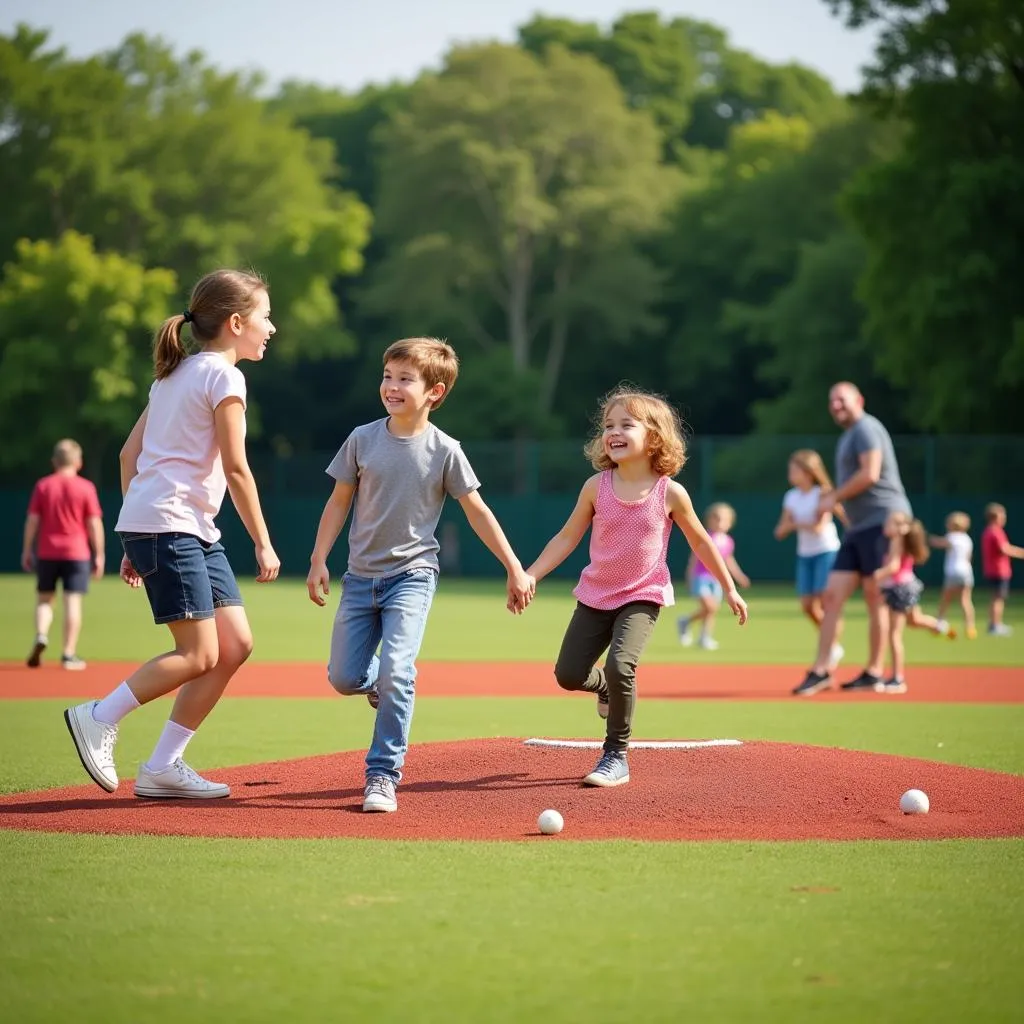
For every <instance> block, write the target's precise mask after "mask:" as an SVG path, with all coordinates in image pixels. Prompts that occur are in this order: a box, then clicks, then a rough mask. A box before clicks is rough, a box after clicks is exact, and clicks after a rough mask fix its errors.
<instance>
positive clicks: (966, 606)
mask: <svg viewBox="0 0 1024 1024" xmlns="http://www.w3.org/2000/svg"><path fill="white" fill-rule="evenodd" d="M970 528H971V517H970V516H969V515H967V513H966V512H950V514H949V515H948V516H946V535H945V536H944V537H929V538H928V543H929V544H931V546H932V547H933V548H939V549H941V550H944V551H945V552H946V560H945V564H944V565H943V570H942V576H943V579H942V596H941V597H940V598H939V612H938V619H939V625H940V626H942V627H943V629H946V628H948V625H949V624H948V623H947V622H946V609H947V608H948V607H949V604H950V602H951V601H952V600H953V599H954V598H956V599H958V600H959V602H960V607H961V608H962V609H963V613H964V629H965V631H966V634H967V639H968V640H974V639H975V638H976V637H977V635H978V630H977V629H976V628H975V623H974V602H973V601H972V600H971V591H972V590H973V589H974V569H973V567H972V566H971V559H972V558H973V556H974V541H972V540H971V537H970V534H969V533H968V532H967V531H968V530H969V529H970Z"/></svg>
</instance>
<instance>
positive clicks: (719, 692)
mask: <svg viewBox="0 0 1024 1024" xmlns="http://www.w3.org/2000/svg"><path fill="white" fill-rule="evenodd" d="M135 667H137V663H131V664H105V665H103V664H90V665H89V667H88V668H87V669H86V670H85V671H84V672H65V671H63V670H62V669H60V668H58V667H56V666H44V667H43V668H40V669H29V668H25V666H24V665H12V664H10V663H7V664H0V699H3V698H9V699H11V698H19V699H25V698H33V697H63V698H76V697H77V698H86V697H100V696H102V695H103V694H104V693H106V692H108V691H109V690H110V689H111V688H112V686H113V684H115V683H116V682H117V681H119V680H121V679H124V678H125V676H126V675H128V674H129V673H130V672H131V671H132V670H133V669H134V668H135ZM805 669H806V667H805V666H799V665H694V664H668V665H642V666H640V668H639V670H638V672H637V686H638V690H639V694H640V696H641V698H647V699H650V698H659V697H660V698H667V699H700V700H796V699H797V698H795V697H791V696H790V690H792V688H793V687H794V686H795V685H796V684H797V683H798V682H800V680H801V679H802V678H803V676H804V672H805ZM857 671H858V669H857V668H853V669H847V670H844V671H841V672H840V673H838V675H837V681H840V682H841V681H842V680H845V679H849V678H852V677H853V676H854V675H856V673H857ZM908 683H909V686H910V691H909V692H908V693H906V694H901V695H893V694H885V695H877V694H874V693H857V694H846V693H843V694H841V693H839V692H838V691H837V690H834V691H829V692H825V693H820V694H818V695H817V696H815V697H812V698H799V699H801V700H807V699H810V700H815V701H843V702H847V701H864V700H871V701H885V702H890V701H903V702H907V701H928V702H955V703H971V704H974V703H1002V704H1017V703H1020V702H1021V701H1022V700H1024V668H1006V667H1000V668H989V667H986V668H979V667H966V666H964V667H961V666H951V665H922V666H916V667H912V668H911V670H910V673H909V678H908ZM416 690H417V693H418V694H419V695H420V696H422V697H485V696H486V697H557V696H561V695H562V691H561V690H560V689H559V688H558V686H557V685H556V683H555V681H554V677H553V675H552V670H551V665H550V664H549V663H548V662H519V663H509V662H487V663H480V664H477V663H473V662H439V661H433V662H430V661H428V662H421V663H420V666H419V677H418V679H417V681H416ZM227 695H228V696H229V697H330V696H333V695H334V691H333V690H332V689H331V687H330V685H329V684H328V682H327V676H326V672H325V669H324V667H323V666H322V665H318V664H314V663H308V662H307V663H299V664H271V663H266V662H264V663H257V664H251V665H246V666H245V667H244V668H243V669H242V670H241V671H240V672H239V673H238V675H237V676H236V677H235V679H234V680H232V683H231V686H230V687H229V688H228V691H227Z"/></svg>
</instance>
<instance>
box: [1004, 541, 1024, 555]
mask: <svg viewBox="0 0 1024 1024" xmlns="http://www.w3.org/2000/svg"><path fill="white" fill-rule="evenodd" d="M1003 554H1004V555H1009V556H1010V558H1024V548H1019V547H1017V545H1016V544H1004V545H1003Z"/></svg>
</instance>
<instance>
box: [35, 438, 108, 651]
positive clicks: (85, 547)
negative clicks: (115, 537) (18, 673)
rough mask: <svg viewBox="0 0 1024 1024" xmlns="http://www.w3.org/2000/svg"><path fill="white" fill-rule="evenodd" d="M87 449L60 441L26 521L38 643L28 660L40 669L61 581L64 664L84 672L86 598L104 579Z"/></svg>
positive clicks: (100, 526)
mask: <svg viewBox="0 0 1024 1024" xmlns="http://www.w3.org/2000/svg"><path fill="white" fill-rule="evenodd" d="M81 468H82V448H81V446H80V445H79V444H77V443H76V442H75V441H72V440H70V439H65V440H63V441H58V442H57V444H56V446H55V447H54V449H53V470H54V471H53V472H52V473H51V474H50V475H49V476H45V477H43V479H42V480H40V481H38V482H37V483H36V486H35V488H34V489H33V491H32V499H31V501H30V502H29V506H28V517H27V518H26V519H25V538H24V542H23V544H22V549H21V567H22V568H23V569H24V570H25V572H32V571H33V570H35V573H36V591H37V594H36V640H35V643H34V644H33V645H32V653H31V654H29V656H28V665H29V667H30V668H38V667H39V665H40V663H41V661H42V657H43V651H45V650H46V646H47V643H48V642H49V641H48V637H49V633H50V626H51V625H52V623H53V599H54V596H55V594H56V591H57V583H58V581H59V582H60V583H61V584H62V585H63V590H64V650H63V654H62V657H61V664H62V665H63V666H64V668H67V669H83V668H85V662H84V661H82V659H81V658H79V657H78V654H77V653H76V648H77V647H78V635H79V633H80V632H81V629H82V595H83V594H85V593H87V592H88V590H89V577H90V576H92V577H94V578H95V579H99V578H100V577H101V576H102V575H103V563H104V560H105V542H104V534H103V511H102V509H101V508H100V500H99V497H98V496H97V494H96V488H95V486H94V485H93V484H92V482H91V481H89V480H86V479H84V478H83V477H81V476H79V475H78V474H79V471H80V470H81Z"/></svg>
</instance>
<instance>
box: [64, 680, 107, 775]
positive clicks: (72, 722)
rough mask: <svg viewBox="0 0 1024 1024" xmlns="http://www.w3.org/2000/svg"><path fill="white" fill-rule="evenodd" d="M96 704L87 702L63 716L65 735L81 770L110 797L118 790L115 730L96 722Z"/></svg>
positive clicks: (94, 701)
mask: <svg viewBox="0 0 1024 1024" xmlns="http://www.w3.org/2000/svg"><path fill="white" fill-rule="evenodd" d="M98 703H99V701H97V700H90V701H86V702H85V703H84V704H78V705H76V706H75V707H73V708H67V710H65V712H64V721H65V723H66V724H67V727H68V732H70V733H71V738H72V739H73V740H74V741H75V750H77V751H78V758H79V760H80V761H81V762H82V767H83V768H84V769H85V770H86V771H87V772H88V773H89V777H90V778H91V779H92V781H93V782H95V783H96V785H97V786H99V787H100V788H101V789H105V790H106V791H107V792H108V793H113V792H114V790H115V789H117V781H118V780H117V768H116V767H115V765H114V744H115V743H117V726H116V725H107V724H106V723H105V722H97V721H96V719H95V718H93V716H92V712H93V708H95V707H96V705H97V704H98Z"/></svg>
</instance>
